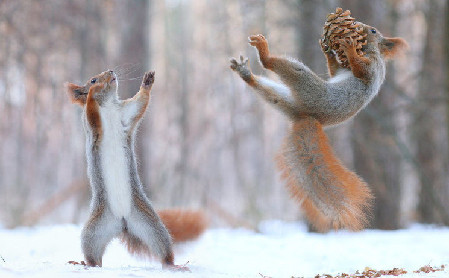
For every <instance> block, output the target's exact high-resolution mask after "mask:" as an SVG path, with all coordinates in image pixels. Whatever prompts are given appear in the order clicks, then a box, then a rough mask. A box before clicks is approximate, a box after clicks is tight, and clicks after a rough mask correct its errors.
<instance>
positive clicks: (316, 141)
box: [230, 24, 408, 232]
mask: <svg viewBox="0 0 449 278" xmlns="http://www.w3.org/2000/svg"><path fill="white" fill-rule="evenodd" d="M362 26H363V33H364V34H367V44H366V45H364V46H363V49H362V50H363V51H364V53H365V55H364V56H359V55H358V54H357V52H356V42H355V41H354V40H352V39H349V40H339V43H340V45H341V47H342V49H343V51H344V52H345V54H346V56H347V57H348V61H349V66H350V68H343V67H342V66H341V65H340V63H339V62H338V60H337V58H336V53H335V52H334V51H333V50H330V48H329V47H328V46H327V45H325V44H324V42H323V41H322V40H320V41H319V43H320V45H321V50H322V51H323V53H324V54H325V57H326V60H327V67H328V73H329V76H330V78H329V79H328V80H323V79H322V78H320V77H319V76H318V75H317V74H315V73H314V72H313V71H312V70H310V69H309V68H308V67H307V66H306V65H305V64H303V63H302V62H300V61H297V60H295V59H293V58H288V57H278V56H274V55H271V53H270V51H269V49H268V42H267V40H266V39H265V37H264V36H263V35H253V36H250V37H249V38H248V40H249V44H250V45H252V46H254V47H255V48H256V49H257V51H258V54H259V59H260V62H261V63H262V65H263V67H264V68H266V69H269V70H271V71H273V72H274V73H276V74H277V75H278V76H279V77H280V79H281V81H282V83H283V84H282V83H277V82H274V81H272V80H270V79H267V78H265V77H261V76H256V75H254V74H253V73H252V72H251V70H250V68H249V61H248V58H244V57H243V56H240V59H239V60H237V59H235V58H231V60H230V63H231V64H230V67H231V69H232V70H234V71H235V72H237V73H238V74H239V75H240V77H241V78H242V79H243V80H244V81H245V82H246V83H247V84H248V85H249V86H250V87H252V88H254V89H255V91H256V92H257V93H258V94H259V95H260V96H261V97H262V98H264V99H265V101H267V102H268V103H270V104H271V105H273V106H274V107H275V108H277V109H279V110H280V111H281V112H282V113H283V114H285V115H286V116H287V117H288V119H289V120H290V121H291V122H292V125H291V128H290V130H289V132H288V133H287V135H286V138H285V139H284V144H283V146H282V147H281V151H280V152H279V153H278V155H277V156H276V160H277V166H278V168H279V169H280V171H281V178H282V179H283V180H284V181H285V182H286V185H287V188H288V189H289V191H290V193H291V195H292V196H293V198H294V199H296V200H297V201H298V202H299V203H300V205H301V207H302V208H303V210H304V212H305V216H306V218H307V219H308V220H309V222H310V223H311V224H312V225H313V226H314V227H315V228H316V229H317V230H318V231H322V232H323V231H327V230H329V229H330V228H333V229H339V228H346V229H350V230H360V229H362V228H364V227H365V226H366V225H367V224H368V222H369V221H368V218H369V214H370V209H371V207H372V201H373V199H374V198H373V195H372V193H371V190H370V189H369V187H368V185H367V184H366V183H365V182H364V181H363V180H362V179H361V178H360V177H358V176H357V175H356V174H355V173H353V172H352V171H350V170H348V169H347V168H346V167H345V166H343V165H342V163H341V162H340V160H339V159H338V158H337V157H336V156H335V155H334V153H333V150H332V148H331V146H330V144H329V142H328V138H327V136H326V134H325V133H324V131H323V128H325V127H329V126H334V125H338V124H340V123H343V122H345V121H347V120H349V119H351V118H353V117H354V116H355V115H356V114H357V113H358V112H360V110H362V109H363V108H364V107H365V106H366V105H367V104H368V103H369V102H370V101H371V100H372V99H373V98H374V97H375V96H376V95H377V93H378V92H379V89H380V87H381V85H382V83H383V81H384V79H385V64H386V61H387V60H389V59H392V58H394V57H396V56H397V55H398V54H399V53H401V52H402V51H403V50H404V49H405V48H407V46H408V45H407V43H406V41H405V40H404V39H402V38H387V37H384V36H383V35H382V34H381V33H380V32H379V31H378V30H377V29H376V28H374V27H371V26H369V25H366V24H362Z"/></svg>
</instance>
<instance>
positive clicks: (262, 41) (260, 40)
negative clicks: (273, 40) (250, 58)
mask: <svg viewBox="0 0 449 278" xmlns="http://www.w3.org/2000/svg"><path fill="white" fill-rule="evenodd" d="M248 42H249V44H250V45H252V46H254V47H256V48H257V49H259V50H260V49H265V48H266V49H268V41H267V39H266V38H265V37H264V36H263V35H261V34H258V35H252V36H249V37H248Z"/></svg>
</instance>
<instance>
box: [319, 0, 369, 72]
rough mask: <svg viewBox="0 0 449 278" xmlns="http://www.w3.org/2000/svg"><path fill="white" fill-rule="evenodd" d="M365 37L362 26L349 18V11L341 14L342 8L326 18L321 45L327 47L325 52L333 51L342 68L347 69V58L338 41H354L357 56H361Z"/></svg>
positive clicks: (365, 42)
mask: <svg viewBox="0 0 449 278" xmlns="http://www.w3.org/2000/svg"><path fill="white" fill-rule="evenodd" d="M366 36H367V35H366V34H364V33H363V26H362V24H361V23H360V22H357V21H355V20H354V18H353V17H351V11H349V10H346V11H344V12H343V9H342V8H337V9H336V10H335V13H330V14H329V15H328V16H327V18H326V22H325V23H324V27H323V35H322V43H323V44H324V45H325V46H327V47H326V49H325V51H332V50H333V51H335V53H336V54H337V59H338V61H339V62H340V64H341V66H342V67H345V68H349V62H348V58H347V57H346V55H345V53H344V51H343V50H342V49H341V48H340V43H339V40H341V39H348V38H352V39H353V40H354V41H356V49H357V54H358V55H360V56H363V55H364V53H363V51H362V47H363V46H364V45H366V44H367V41H366Z"/></svg>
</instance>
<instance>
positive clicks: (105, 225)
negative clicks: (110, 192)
mask: <svg viewBox="0 0 449 278" xmlns="http://www.w3.org/2000/svg"><path fill="white" fill-rule="evenodd" d="M108 213H111V212H108V211H105V209H104V207H102V206H100V207H98V208H96V209H94V210H93V212H92V214H91V216H90V218H89V220H88V222H87V224H86V225H85V226H84V228H83V231H82V233H81V247H82V250H83V254H84V259H85V261H86V264H87V265H88V266H100V267H101V266H102V258H103V254H104V252H105V250H106V246H107V245H108V244H109V242H110V241H111V240H112V239H113V238H114V237H116V236H118V235H119V234H120V232H121V229H122V225H121V222H120V221H119V220H117V221H111V220H110V218H111V217H108V216H107V215H106V214H108Z"/></svg>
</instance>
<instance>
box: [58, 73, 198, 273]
mask: <svg viewBox="0 0 449 278" xmlns="http://www.w3.org/2000/svg"><path fill="white" fill-rule="evenodd" d="M154 76H155V73H154V72H147V73H145V75H144V77H143V80H142V84H141V86H140V90H139V92H138V93H137V94H136V95H135V96H134V97H132V98H129V99H126V100H119V98H118V92H117V91H118V80H117V76H116V74H115V73H114V72H113V71H112V70H107V71H105V72H103V73H100V74H98V75H96V76H94V77H92V78H90V80H89V81H88V82H87V83H86V84H85V85H84V86H78V85H75V84H72V83H67V84H66V90H67V93H68V95H69V97H70V99H71V100H72V102H73V103H76V104H78V105H80V106H81V107H83V113H82V119H83V125H84V131H85V135H86V136H85V137H86V156H87V172H88V177H89V181H90V185H91V188H92V200H91V214H90V218H89V219H88V221H87V223H86V224H85V226H84V228H83V230H82V235H81V245H82V250H83V253H84V257H85V261H86V262H85V264H87V265H88V266H100V267H101V266H102V257H103V254H104V252H105V248H106V246H107V245H108V243H109V242H110V241H111V240H112V239H113V238H114V237H117V236H121V238H122V241H123V242H125V243H126V244H127V247H128V250H129V251H130V252H131V253H135V254H139V255H148V256H151V254H150V250H151V252H152V253H153V254H154V255H156V256H157V257H158V258H159V259H161V261H162V265H163V267H164V268H169V269H177V270H183V271H184V270H188V268H187V267H185V266H176V265H174V254H173V246H172V244H173V241H174V242H177V241H185V240H190V239H194V238H196V237H198V236H199V235H200V234H201V233H202V232H203V231H204V229H205V227H206V220H205V217H204V215H203V213H202V212H201V211H190V210H177V209H172V210H166V211H160V212H159V213H156V212H155V211H154V209H153V207H152V205H151V202H150V200H149V199H148V198H147V196H146V194H145V192H144V190H143V187H142V183H141V181H140V178H139V175H138V172H137V163H136V156H135V153H134V141H135V134H136V130H137V126H138V125H139V123H140V122H141V120H142V118H143V115H144V113H145V111H146V109H147V106H148V103H149V101H150V91H151V87H152V85H153V83H154ZM161 219H162V221H161ZM164 224H165V225H164ZM167 229H168V230H167ZM172 237H173V238H172Z"/></svg>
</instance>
